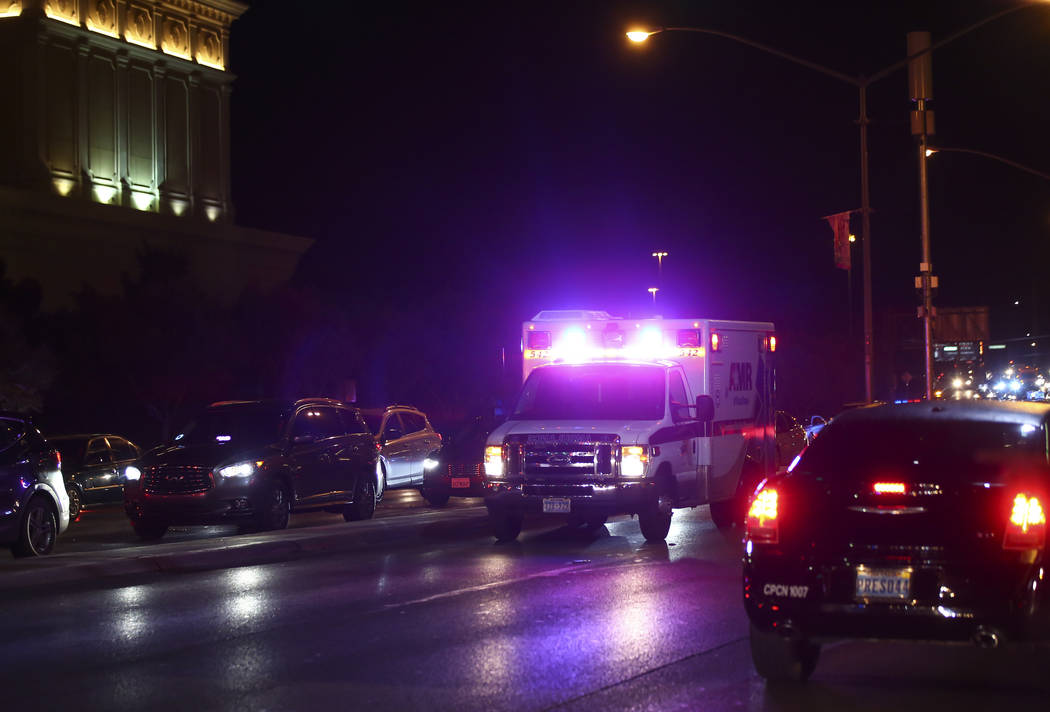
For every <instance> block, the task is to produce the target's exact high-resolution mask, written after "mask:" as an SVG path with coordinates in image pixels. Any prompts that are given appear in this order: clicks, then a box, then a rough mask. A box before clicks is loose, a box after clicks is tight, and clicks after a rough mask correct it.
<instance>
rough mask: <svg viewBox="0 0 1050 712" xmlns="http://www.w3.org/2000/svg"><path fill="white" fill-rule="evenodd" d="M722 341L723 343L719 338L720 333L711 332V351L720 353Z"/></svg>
mask: <svg viewBox="0 0 1050 712" xmlns="http://www.w3.org/2000/svg"><path fill="white" fill-rule="evenodd" d="M720 341H721V339H720V338H719V336H718V332H717V331H712V332H711V350H712V351H718V348H719V345H720V344H719V342H720Z"/></svg>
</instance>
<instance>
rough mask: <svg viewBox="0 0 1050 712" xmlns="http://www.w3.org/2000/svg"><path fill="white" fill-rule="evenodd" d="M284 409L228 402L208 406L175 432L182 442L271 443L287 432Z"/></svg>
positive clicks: (193, 443) (190, 443)
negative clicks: (285, 430)
mask: <svg viewBox="0 0 1050 712" xmlns="http://www.w3.org/2000/svg"><path fill="white" fill-rule="evenodd" d="M284 422H285V419H284V413H283V410H282V408H281V407H280V406H278V405H269V404H267V405H260V404H258V403H250V404H244V405H226V406H221V407H218V408H208V409H207V410H205V411H204V412H203V413H201V414H200V415H199V416H197V418H196V420H194V421H192V422H190V424H189V425H187V426H186V427H185V428H183V429H182V431H181V432H180V433H179V434H178V435H176V436H175V442H176V443H177V444H179V445H209V444H214V443H235V444H237V445H269V444H270V443H273V442H276V441H277V440H279V439H280V438H281V435H282V434H283V432H284Z"/></svg>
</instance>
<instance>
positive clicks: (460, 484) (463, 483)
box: [452, 477, 470, 489]
mask: <svg viewBox="0 0 1050 712" xmlns="http://www.w3.org/2000/svg"><path fill="white" fill-rule="evenodd" d="M452 489H470V478H469V477H453V478H452Z"/></svg>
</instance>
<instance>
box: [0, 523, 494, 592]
mask: <svg viewBox="0 0 1050 712" xmlns="http://www.w3.org/2000/svg"><path fill="white" fill-rule="evenodd" d="M479 510H480V511H481V512H483V511H484V507H471V508H463V509H456V510H452V511H446V512H424V513H420V514H415V515H412V516H406V517H390V518H383V519H373V520H370V521H368V522H355V523H353V524H345V525H341V524H334V525H326V526H324V527H314V528H310V529H297V530H292V531H290V532H289V531H282V532H274V533H268V534H253V535H249V537H244V536H243V535H242V536H231V537H221V538H219V539H211V540H205V541H204V542H203V545H202V542H201V541H200V540H195V541H193V542H178V543H175V544H170V545H168V546H169V547H171V548H172V549H175V550H166V551H163V552H155V553H146V554H142V553H141V552H142V551H143V549H142V548H141V547H136V548H128V549H110V550H107V551H101V552H92V553H86V552H85V553H80V554H66V555H62V554H60V555H57V556H50V557H44V558H42V559H40V560H39V561H34V562H31V563H33V564H39V568H35V567H34V568H33V569H27V570H21V571H13V572H10V573H6V574H3V575H2V576H0V593H3V592H4V591H11V590H21V589H28V588H35V587H41V586H48V585H54V584H68V583H77V582H84V581H93V580H98V579H103V578H115V577H120V576H137V575H146V574H157V573H187V572H193V571H211V570H215V569H224V568H235V567H238V566H252V565H258V564H266V563H276V562H279V561H291V560H294V559H300V558H307V557H311V556H322V555H327V554H338V553H342V552H349V551H354V550H358V549H367V548H373V547H378V546H389V545H390V544H395V543H397V544H404V543H405V542H408V541H411V540H413V539H418V538H419V537H420V535H421V533H422V529H423V528H424V527H425V526H427V525H428V524H433V523H437V522H445V523H455V522H456V521H469V520H471V519H475V518H477V517H478V515H479V514H480V512H479ZM252 537H259V538H260V540H257V541H252V540H250V539H251V538H252ZM244 538H249V540H248V541H240V540H242V539H244ZM227 542H228V543H227ZM159 546H164V545H163V544H161V545H159ZM63 557H69V558H68V561H69V563H68V564H67V563H66V562H65V561H62V558H63ZM85 559H91V560H89V561H85Z"/></svg>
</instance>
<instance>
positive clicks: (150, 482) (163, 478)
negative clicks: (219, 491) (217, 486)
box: [142, 465, 212, 494]
mask: <svg viewBox="0 0 1050 712" xmlns="http://www.w3.org/2000/svg"><path fill="white" fill-rule="evenodd" d="M142 476H143V489H145V490H146V492H147V493H149V494H199V493H201V492H207V491H208V490H210V489H211V488H212V481H211V472H210V471H209V468H207V467H198V466H193V465H183V466H171V465H168V466H165V465H160V466H158V467H149V468H147V469H146V471H145V472H144V473H143V475H142Z"/></svg>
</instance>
